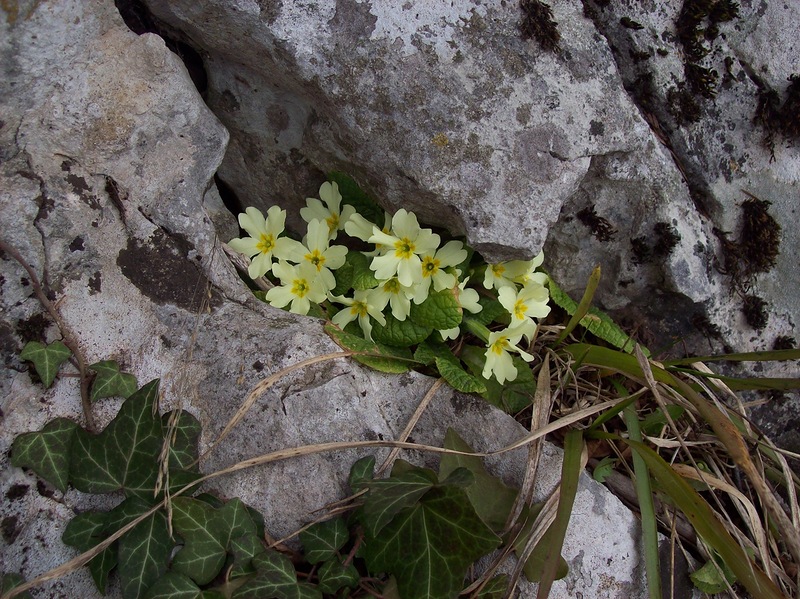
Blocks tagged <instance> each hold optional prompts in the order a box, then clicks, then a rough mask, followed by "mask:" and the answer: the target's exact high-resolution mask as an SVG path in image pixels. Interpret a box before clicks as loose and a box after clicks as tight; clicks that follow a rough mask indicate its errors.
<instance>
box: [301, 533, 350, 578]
mask: <svg viewBox="0 0 800 599" xmlns="http://www.w3.org/2000/svg"><path fill="white" fill-rule="evenodd" d="M349 537H350V535H349V533H348V531H347V524H345V522H344V520H342V519H341V518H335V519H333V520H328V521H327V522H320V523H318V524H315V525H314V526H312V527H310V528H308V529H306V530H304V531H303V532H301V533H300V542H301V543H302V544H303V549H305V552H306V560H308V562H309V563H311V564H316V563H319V562H324V561H325V560H329V559H331V558H332V557H335V556H336V552H337V551H339V549H341V548H342V547H343V546H344V544H345V543H347V539H348V538H349ZM337 588H338V587H337ZM323 592H324V591H323Z"/></svg>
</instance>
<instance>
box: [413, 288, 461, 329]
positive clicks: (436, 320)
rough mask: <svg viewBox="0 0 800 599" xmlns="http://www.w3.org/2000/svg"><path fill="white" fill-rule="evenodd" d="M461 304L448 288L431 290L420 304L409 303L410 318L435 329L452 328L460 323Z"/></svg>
mask: <svg viewBox="0 0 800 599" xmlns="http://www.w3.org/2000/svg"><path fill="white" fill-rule="evenodd" d="M461 316H462V312H461V306H460V305H459V303H458V300H457V299H456V297H455V296H454V295H453V292H452V291H450V290H449V289H443V290H442V291H431V292H430V294H429V295H428V298H427V299H426V300H425V301H424V302H422V303H421V304H413V303H412V304H411V314H410V317H411V320H413V321H414V322H416V323H417V324H418V325H421V326H423V327H430V328H432V329H436V330H437V331H443V330H445V329H452V328H453V327H457V326H458V325H460V324H461Z"/></svg>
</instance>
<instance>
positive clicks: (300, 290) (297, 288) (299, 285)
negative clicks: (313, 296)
mask: <svg viewBox="0 0 800 599" xmlns="http://www.w3.org/2000/svg"><path fill="white" fill-rule="evenodd" d="M310 289H311V286H310V285H309V284H308V281H306V280H305V279H295V280H294V281H292V294H293V295H296V296H297V297H305V295H306V294H307V293H308V292H309V290H310Z"/></svg>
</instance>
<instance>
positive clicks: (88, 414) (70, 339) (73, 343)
mask: <svg viewBox="0 0 800 599" xmlns="http://www.w3.org/2000/svg"><path fill="white" fill-rule="evenodd" d="M0 250H2V251H4V252H5V253H7V254H8V255H9V256H11V257H12V258H14V260H16V261H17V262H19V263H20V265H21V266H22V268H24V269H25V270H26V271H27V273H28V277H29V279H30V282H31V287H33V292H34V293H35V294H36V298H37V299H38V300H39V303H41V304H42V306H43V307H44V309H45V310H47V313H48V314H49V315H50V317H51V318H52V319H53V320H54V321H55V323H56V326H58V328H59V330H60V331H61V336H62V337H63V338H64V345H66V346H67V347H68V348H69V349H70V351H72V355H73V356H75V360H76V361H77V362H78V372H80V377H81V407H82V408H83V417H84V419H85V420H86V428H87V429H88V430H89V431H90V432H95V430H96V429H95V424H94V416H92V405H91V402H90V401H89V382H90V378H89V375H88V373H87V372H86V358H84V356H83V352H82V351H81V346H80V345H79V344H78V340H77V337H75V335H74V334H73V333H72V330H71V329H70V328H69V327H68V326H67V323H66V322H65V321H64V319H62V318H61V315H60V314H59V313H58V310H57V309H56V307H55V306H54V305H53V303H52V302H51V301H50V300H49V299H48V298H47V294H46V293H45V292H44V289H43V288H42V284H41V283H40V282H39V277H37V276H36V272H34V270H33V268H32V267H31V266H30V265H29V264H28V263H27V262H26V261H25V259H24V258H23V257H22V255H20V253H19V252H18V251H17V249H16V248H15V247H14V246H12V245H11V244H9V243H7V242H6V241H5V240H4V239H2V238H0Z"/></svg>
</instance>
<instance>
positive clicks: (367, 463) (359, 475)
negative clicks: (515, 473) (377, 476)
mask: <svg viewBox="0 0 800 599" xmlns="http://www.w3.org/2000/svg"><path fill="white" fill-rule="evenodd" d="M374 472H375V456H372V455H368V456H364V457H363V458H361V459H360V460H357V461H356V462H355V463H354V464H353V466H352V467H351V468H350V476H349V477H348V479H347V484H349V485H350V488H351V489H352V490H353V491H360V490H361V489H363V488H364V487H365V486H367V485H368V484H369V482H370V481H371V480H372V478H373V476H374Z"/></svg>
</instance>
